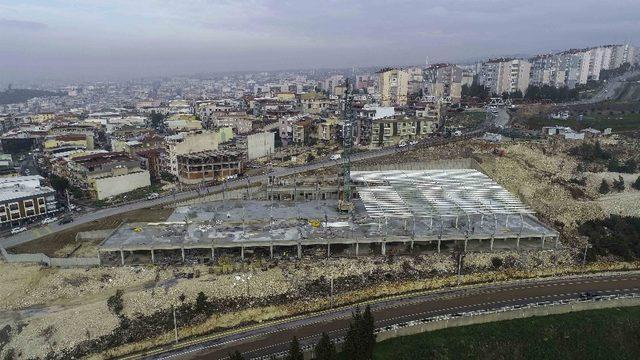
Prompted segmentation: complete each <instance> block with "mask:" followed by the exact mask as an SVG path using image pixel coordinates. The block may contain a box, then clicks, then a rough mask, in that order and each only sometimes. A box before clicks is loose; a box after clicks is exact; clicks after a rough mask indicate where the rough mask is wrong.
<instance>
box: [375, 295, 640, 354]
mask: <svg viewBox="0 0 640 360" xmlns="http://www.w3.org/2000/svg"><path fill="white" fill-rule="evenodd" d="M374 358H375V359H381V360H382V359H393V360H404V359H406V360H409V359H411V360H415V359H532V360H534V359H535V360H538V359H638V358H640V307H628V308H613V309H603V310H591V311H582V312H576V313H569V314H562V315H552V316H544V317H532V318H526V319H518V320H508V321H500V322H493V323H486V324H479V325H470V326H463V327H457V328H450V329H444V330H438V331H433V332H428V333H422V334H417V335H412V336H406V337H400V338H395V339H390V340H387V341H383V342H381V343H378V344H377V345H376V349H375V356H374Z"/></svg>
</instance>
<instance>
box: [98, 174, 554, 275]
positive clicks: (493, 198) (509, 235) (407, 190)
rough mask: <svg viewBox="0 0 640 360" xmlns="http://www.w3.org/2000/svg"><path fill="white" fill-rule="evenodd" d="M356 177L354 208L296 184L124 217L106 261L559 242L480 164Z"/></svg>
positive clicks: (105, 249) (107, 244)
mask: <svg viewBox="0 0 640 360" xmlns="http://www.w3.org/2000/svg"><path fill="white" fill-rule="evenodd" d="M351 184H352V185H351V186H352V189H353V206H354V207H353V210H352V211H351V212H350V213H342V212H339V211H338V209H337V201H336V200H335V197H333V196H331V194H328V193H326V192H322V193H321V192H320V191H319V187H318V186H316V187H313V186H307V187H305V186H302V185H296V187H295V188H294V190H291V186H288V187H281V188H277V189H274V188H271V189H265V191H264V193H263V192H260V194H262V195H259V194H258V195H256V194H253V195H252V193H250V192H248V191H247V196H243V197H242V198H239V199H235V200H231V199H226V201H211V202H205V203H200V204H193V205H187V206H181V207H178V208H177V209H176V210H175V212H174V213H173V214H172V215H171V217H170V218H169V219H168V221H166V222H163V223H124V224H121V225H120V226H119V227H118V228H117V229H115V230H114V231H113V232H112V233H111V234H110V235H109V236H108V237H107V238H106V239H105V240H104V241H103V242H102V243H101V244H100V246H99V256H100V260H101V263H103V264H123V265H124V264H133V263H141V262H169V261H187V262H189V261H193V262H195V261H198V262H209V261H213V260H216V259H217V258H219V257H220V256H238V257H240V258H242V259H245V258H247V257H254V256H262V257H269V258H301V257H303V256H354V257H355V256H363V255H369V254H381V255H389V254H403V253H412V252H413V253H415V252H420V251H437V252H441V251H445V250H446V249H451V248H453V247H454V246H455V247H457V248H458V249H464V250H465V251H493V250H496V249H500V248H511V249H513V248H516V249H531V248H538V249H539V248H556V247H557V246H558V236H559V235H558V233H557V232H556V231H555V230H553V229H552V228H550V227H549V226H547V225H545V224H544V223H542V222H541V221H539V220H538V219H537V218H536V217H535V214H534V212H533V211H532V210H531V209H530V208H528V207H527V206H525V205H524V204H523V203H522V202H521V201H520V200H519V199H518V198H517V197H516V196H514V195H513V194H511V193H509V192H508V191H507V190H505V189H504V188H502V187H501V186H500V185H498V184H497V183H496V182H495V181H493V180H492V179H490V178H489V177H488V176H487V175H485V174H483V173H482V172H480V171H478V170H475V169H470V168H464V169H446V170H442V169H426V170H376V171H352V172H351ZM338 186H339V185H338ZM290 191H293V192H292V193H291V194H292V196H291V197H289V198H287V199H289V200H283V196H282V194H288V193H289V192H290ZM337 192H339V189H337V190H336V193H337ZM334 195H335V194H334ZM301 198H302V200H300V199H301Z"/></svg>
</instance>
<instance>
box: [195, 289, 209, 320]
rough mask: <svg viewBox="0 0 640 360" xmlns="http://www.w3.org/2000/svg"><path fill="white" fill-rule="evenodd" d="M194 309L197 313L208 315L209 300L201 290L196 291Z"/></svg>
mask: <svg viewBox="0 0 640 360" xmlns="http://www.w3.org/2000/svg"><path fill="white" fill-rule="evenodd" d="M194 310H195V312H196V313H198V314H207V315H209V301H208V299H207V295H205V294H204V292H202V291H200V292H199V293H198V296H197V297H196V305H195V308H194Z"/></svg>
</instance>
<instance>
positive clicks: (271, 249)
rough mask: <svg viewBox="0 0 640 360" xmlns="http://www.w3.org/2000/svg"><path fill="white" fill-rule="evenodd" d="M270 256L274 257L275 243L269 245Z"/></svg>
mask: <svg viewBox="0 0 640 360" xmlns="http://www.w3.org/2000/svg"><path fill="white" fill-rule="evenodd" d="M269 258H270V259H273V244H271V245H269Z"/></svg>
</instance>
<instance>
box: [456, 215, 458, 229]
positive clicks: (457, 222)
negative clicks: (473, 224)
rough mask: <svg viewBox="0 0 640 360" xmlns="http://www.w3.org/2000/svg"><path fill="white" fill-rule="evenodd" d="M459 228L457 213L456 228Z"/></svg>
mask: <svg viewBox="0 0 640 360" xmlns="http://www.w3.org/2000/svg"><path fill="white" fill-rule="evenodd" d="M457 228H458V215H456V229H457Z"/></svg>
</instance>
